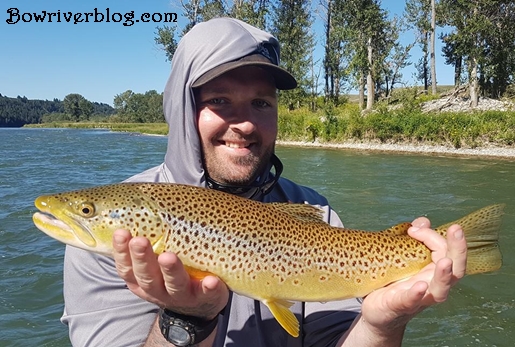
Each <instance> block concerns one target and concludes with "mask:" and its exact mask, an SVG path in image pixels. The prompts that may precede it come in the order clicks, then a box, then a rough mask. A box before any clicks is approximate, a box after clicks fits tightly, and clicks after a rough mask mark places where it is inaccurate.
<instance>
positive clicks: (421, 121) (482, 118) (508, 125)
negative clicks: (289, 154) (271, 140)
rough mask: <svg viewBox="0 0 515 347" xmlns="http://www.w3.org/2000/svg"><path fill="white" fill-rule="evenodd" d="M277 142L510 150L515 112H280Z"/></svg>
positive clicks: (514, 142) (351, 108)
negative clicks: (360, 143) (486, 147)
mask: <svg viewBox="0 0 515 347" xmlns="http://www.w3.org/2000/svg"><path fill="white" fill-rule="evenodd" d="M279 139H280V140H283V141H308V142H314V141H317V142H322V143H324V142H327V143H342V142H349V141H352V142H370V141H373V142H380V143H404V144H427V145H443V146H450V147H454V148H462V147H467V148H476V147H482V146H485V145H487V144H488V145H498V146H501V147H506V146H508V147H510V146H514V145H515V112H500V111H484V112H472V113H469V112H466V113H465V112H464V113H432V114H426V113H422V112H421V111H420V110H417V109H408V108H405V109H399V110H394V111H392V110H389V109H388V108H387V107H383V108H378V109H377V110H375V111H374V112H371V113H369V114H367V115H362V114H361V112H360V111H359V109H358V108H357V107H356V106H355V105H348V106H346V107H344V108H338V109H336V108H328V109H327V108H326V109H325V110H320V111H319V112H316V113H313V112H310V111H308V110H303V109H299V110H295V111H291V112H287V111H284V110H283V111H282V112H280V117H279Z"/></svg>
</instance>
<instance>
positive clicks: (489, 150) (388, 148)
mask: <svg viewBox="0 0 515 347" xmlns="http://www.w3.org/2000/svg"><path fill="white" fill-rule="evenodd" d="M277 144H278V145H282V146H300V147H323V148H336V149H354V150H363V151H381V152H405V153H422V154H435V155H450V156H478V157H497V158H511V159H513V158H515V147H494V146H488V147H481V148H458V149H456V148H452V147H445V146H430V145H412V144H384V143H354V142H349V143H320V142H301V141H299V142H296V141H277Z"/></svg>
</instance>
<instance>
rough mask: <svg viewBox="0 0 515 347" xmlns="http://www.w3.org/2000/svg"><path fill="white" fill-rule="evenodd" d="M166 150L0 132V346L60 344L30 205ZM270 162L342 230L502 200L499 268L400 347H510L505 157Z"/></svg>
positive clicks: (513, 294)
mask: <svg viewBox="0 0 515 347" xmlns="http://www.w3.org/2000/svg"><path fill="white" fill-rule="evenodd" d="M165 150H166V138H164V137H159V136H143V135H137V134H130V133H113V132H109V131H106V130H76V129H0V264H1V266H0V346H46V347H50V346H56V347H57V346H58V347H61V346H69V345H70V342H69V340H68V337H67V329H66V327H65V326H64V325H62V324H61V323H60V322H59V317H60V315H61V313H62V309H63V299H62V288H61V287H62V262H63V254H64V246H63V245H62V244H60V243H58V242H57V241H54V240H53V239H51V238H49V237H48V236H46V235H44V234H43V233H41V232H39V231H38V230H37V229H36V228H35V227H34V225H33V223H32V219H31V216H32V214H33V213H34V212H35V208H34V206H33V201H34V199H35V198H36V197H37V196H38V195H40V194H44V193H51V192H57V191H64V190H70V189H77V188H82V187H89V186H94V185H99V184H107V183H113V182H118V181H121V180H123V179H125V178H127V177H129V176H131V175H133V174H136V173H138V172H140V171H143V170H144V169H146V168H149V167H151V166H154V165H157V164H159V163H160V162H161V161H162V158H163V155H164V151H165ZM277 154H278V156H279V157H280V158H281V159H282V160H283V163H284V164H285V170H284V173H283V176H285V177H288V178H290V179H293V180H295V181H296V182H298V183H301V184H304V185H307V186H311V187H313V188H315V189H316V190H318V191H319V192H320V193H322V194H324V195H325V196H326V197H327V198H328V199H329V201H330V202H331V205H332V206H333V208H334V209H335V210H336V211H337V212H338V213H339V215H340V217H341V219H342V220H343V221H344V224H345V225H346V226H347V227H355V228H358V227H359V228H362V229H370V230H379V229H383V228H384V227H386V226H390V225H393V224H396V223H398V222H400V221H411V220H413V218H414V217H416V216H420V215H425V216H428V217H429V218H430V219H431V220H432V221H433V223H434V224H435V225H436V224H439V223H440V224H443V223H446V222H448V221H451V220H454V219H457V218H459V217H461V216H463V215H465V214H466V213H469V212H471V211H473V210H475V209H477V208H480V207H483V206H485V205H488V204H491V203H506V204H507V206H506V214H505V216H504V219H503V227H502V231H501V248H502V250H503V255H504V265H503V267H502V269H501V270H499V271H497V272H496V273H492V274H484V275H476V276H470V277H466V278H465V279H463V280H462V281H461V282H460V283H459V284H458V286H457V287H456V288H454V289H453V291H452V293H451V297H450V299H449V300H448V301H447V302H445V303H443V304H440V305H438V306H435V307H432V308H430V309H428V310H426V311H425V312H423V313H422V314H421V315H419V316H418V317H417V318H416V319H414V320H413V321H412V322H411V323H410V324H409V326H408V329H407V332H406V337H405V343H404V346H413V347H415V346H416V347H422V346H427V347H429V346H431V347H434V346H441V347H444V346H448V347H453V346H460V347H461V346H512V345H513V343H514V341H515V310H514V308H515V290H514V285H515V253H511V250H512V249H515V231H514V228H513V225H515V161H513V160H506V159H481V158H477V157H474V158H473V157H469V158H465V157H445V156H434V155H433V156H430V155H415V154H393V153H392V154H391V153H388V154H386V153H380V152H363V151H352V150H336V149H322V148H300V147H284V146H282V147H279V148H278V149H277ZM85 299H87V298H85Z"/></svg>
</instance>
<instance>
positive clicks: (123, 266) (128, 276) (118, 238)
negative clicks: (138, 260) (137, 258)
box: [113, 230, 137, 285]
mask: <svg viewBox="0 0 515 347" xmlns="http://www.w3.org/2000/svg"><path fill="white" fill-rule="evenodd" d="M130 239H131V234H130V233H129V232H128V231H127V230H116V231H115V232H114V234H113V258H114V260H115V264H116V271H117V272H118V275H119V276H120V277H121V278H122V279H124V280H125V281H126V282H127V283H128V284H132V285H135V284H137V281H136V279H135V278H134V273H133V272H132V260H131V255H130V251H129V241H130Z"/></svg>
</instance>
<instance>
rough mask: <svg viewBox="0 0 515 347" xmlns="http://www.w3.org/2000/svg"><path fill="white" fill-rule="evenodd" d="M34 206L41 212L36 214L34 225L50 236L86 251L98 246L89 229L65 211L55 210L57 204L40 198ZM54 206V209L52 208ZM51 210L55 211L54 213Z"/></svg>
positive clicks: (45, 198) (33, 218) (33, 217)
mask: <svg viewBox="0 0 515 347" xmlns="http://www.w3.org/2000/svg"><path fill="white" fill-rule="evenodd" d="M34 205H35V206H36V207H37V208H38V210H39V211H40V212H36V213H34V215H33V216H32V221H33V222H34V225H35V226H36V227H37V228H38V229H39V230H41V231H42V232H44V233H45V234H47V235H48V236H50V237H52V238H54V239H56V240H58V241H61V242H63V243H66V244H69V245H71V246H75V247H79V248H82V249H86V250H92V249H93V248H95V247H96V246H97V241H96V240H95V238H94V237H93V236H92V234H91V232H90V231H89V229H88V228H87V227H86V226H85V225H83V224H82V223H80V222H78V221H77V220H75V219H74V218H72V217H70V216H68V215H67V214H66V211H65V210H64V209H59V208H55V204H53V203H52V202H51V199H48V198H47V197H44V196H42V197H39V198H37V199H36V201H35V202H34ZM52 206H54V208H52ZM51 210H55V211H52V212H51Z"/></svg>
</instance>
